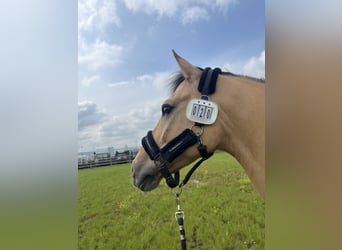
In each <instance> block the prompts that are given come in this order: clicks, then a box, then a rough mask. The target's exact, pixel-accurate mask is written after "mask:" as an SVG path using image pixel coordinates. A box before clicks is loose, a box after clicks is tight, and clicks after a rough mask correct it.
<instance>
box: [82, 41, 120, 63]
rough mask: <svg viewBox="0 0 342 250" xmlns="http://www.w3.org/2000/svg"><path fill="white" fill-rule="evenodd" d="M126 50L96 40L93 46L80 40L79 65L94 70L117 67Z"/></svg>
mask: <svg viewBox="0 0 342 250" xmlns="http://www.w3.org/2000/svg"><path fill="white" fill-rule="evenodd" d="M123 50H124V48H123V47H122V46H120V45H117V44H109V43H107V42H105V41H101V40H99V39H96V41H95V42H94V43H92V44H88V43H86V42H84V41H83V40H82V39H79V56H78V62H79V64H85V65H87V66H88V67H89V68H90V69H92V70H97V69H100V68H105V67H108V66H116V65H118V64H119V63H121V61H122V56H123Z"/></svg>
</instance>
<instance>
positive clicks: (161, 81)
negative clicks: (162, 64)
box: [108, 72, 171, 89]
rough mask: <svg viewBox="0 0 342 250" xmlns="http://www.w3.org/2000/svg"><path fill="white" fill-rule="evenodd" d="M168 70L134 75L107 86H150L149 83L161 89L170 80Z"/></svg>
mask: <svg viewBox="0 0 342 250" xmlns="http://www.w3.org/2000/svg"><path fill="white" fill-rule="evenodd" d="M170 74H171V73H170V72H156V73H154V74H144V75H140V76H137V77H135V78H134V79H132V80H128V81H120V82H114V83H109V84H108V87H123V86H127V87H132V86H138V85H140V86H143V87H144V86H151V84H152V85H153V86H154V87H155V88H158V89H162V88H165V87H166V84H167V83H168V82H169V80H170Z"/></svg>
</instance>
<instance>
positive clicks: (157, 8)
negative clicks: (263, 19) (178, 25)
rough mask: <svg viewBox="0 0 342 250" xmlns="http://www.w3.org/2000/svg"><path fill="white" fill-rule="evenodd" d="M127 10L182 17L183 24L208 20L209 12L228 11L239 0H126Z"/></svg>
mask: <svg viewBox="0 0 342 250" xmlns="http://www.w3.org/2000/svg"><path fill="white" fill-rule="evenodd" d="M124 2H125V5H126V7H127V9H129V10H130V11H133V12H144V13H146V14H149V15H152V14H155V13H157V14H158V16H160V17H161V16H167V17H181V21H182V23H183V24H188V23H193V22H196V21H200V20H208V19H209V17H210V14H209V10H214V9H219V10H222V11H226V10H227V9H228V7H229V6H231V5H234V4H236V3H238V0H215V1H212V0H183V1H176V0H175V1H170V0H145V1H143V0H124Z"/></svg>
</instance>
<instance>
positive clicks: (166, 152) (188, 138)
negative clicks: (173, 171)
mask: <svg viewBox="0 0 342 250" xmlns="http://www.w3.org/2000/svg"><path fill="white" fill-rule="evenodd" d="M197 142H198V137H197V135H196V134H195V133H194V132H193V131H192V130H191V129H189V128H187V129H185V130H184V131H183V132H182V133H180V134H179V135H178V136H177V137H176V138H174V139H172V140H171V141H170V142H169V143H168V144H166V145H165V146H164V147H163V148H161V149H160V155H161V157H162V159H164V161H166V162H172V161H173V160H174V159H175V158H176V157H177V156H179V155H180V154H181V153H183V151H185V149H187V148H188V147H190V146H192V145H194V144H195V143H197Z"/></svg>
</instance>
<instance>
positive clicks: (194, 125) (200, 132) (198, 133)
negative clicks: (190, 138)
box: [190, 124, 204, 136]
mask: <svg viewBox="0 0 342 250" xmlns="http://www.w3.org/2000/svg"><path fill="white" fill-rule="evenodd" d="M194 127H197V128H199V129H200V131H199V132H197V133H196V132H195V131H194V130H193V128H194ZM190 130H191V131H192V132H194V133H195V134H196V135H197V136H201V135H202V134H203V130H204V129H203V127H199V126H197V125H196V124H193V125H192V126H191V128H190Z"/></svg>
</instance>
